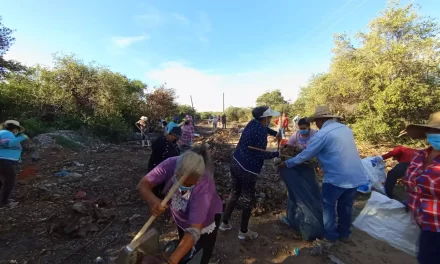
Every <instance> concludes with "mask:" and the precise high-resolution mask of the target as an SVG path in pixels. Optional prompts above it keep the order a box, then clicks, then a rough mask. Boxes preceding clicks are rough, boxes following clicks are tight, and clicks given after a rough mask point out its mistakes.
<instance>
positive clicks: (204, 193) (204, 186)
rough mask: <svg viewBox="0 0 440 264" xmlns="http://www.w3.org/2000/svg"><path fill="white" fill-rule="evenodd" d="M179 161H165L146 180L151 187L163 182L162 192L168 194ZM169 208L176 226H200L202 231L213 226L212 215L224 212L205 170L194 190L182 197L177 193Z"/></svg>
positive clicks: (210, 177)
mask: <svg viewBox="0 0 440 264" xmlns="http://www.w3.org/2000/svg"><path fill="white" fill-rule="evenodd" d="M178 158H179V157H172V158H168V159H167V160H165V161H163V162H162V163H160V164H159V165H158V166H157V167H156V168H154V169H153V170H152V171H150V172H149V173H148V174H147V175H146V176H145V177H147V179H148V181H149V182H150V183H151V184H153V185H154V186H156V185H159V184H161V183H165V188H164V191H165V193H167V192H168V190H169V189H170V188H171V186H172V185H173V183H174V181H173V180H174V175H175V174H174V172H175V171H176V166H177V160H178ZM169 205H170V209H171V213H172V215H173V217H174V220H175V222H176V224H177V225H178V226H179V227H180V228H182V229H186V228H188V227H190V226H191V225H192V224H203V227H204V228H206V227H209V226H211V225H213V223H214V220H215V219H214V218H215V215H216V214H221V213H222V211H223V203H222V200H221V198H220V196H219V195H218V194H217V189H216V186H215V181H214V178H213V177H212V175H211V173H210V172H208V171H206V172H205V174H203V176H202V178H201V179H200V181H199V182H198V183H197V184H196V186H195V187H194V189H193V190H191V191H189V192H186V193H185V194H181V192H180V191H177V192H176V193H175V194H174V195H173V197H172V199H171V201H170V202H169ZM214 227H215V226H214ZM202 233H203V229H202Z"/></svg>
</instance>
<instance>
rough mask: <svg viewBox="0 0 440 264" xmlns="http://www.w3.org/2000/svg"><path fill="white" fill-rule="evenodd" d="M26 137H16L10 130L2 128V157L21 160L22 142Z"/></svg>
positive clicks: (0, 150) (0, 152)
mask: <svg viewBox="0 0 440 264" xmlns="http://www.w3.org/2000/svg"><path fill="white" fill-rule="evenodd" d="M25 139H26V137H24V136H18V137H16V136H15V135H14V134H13V133H12V132H11V131H9V130H0V159H6V160H13V161H18V160H20V156H21V149H22V148H21V144H20V142H22V141H23V140H25Z"/></svg>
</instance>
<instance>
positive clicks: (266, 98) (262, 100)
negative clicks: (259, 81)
mask: <svg viewBox="0 0 440 264" xmlns="http://www.w3.org/2000/svg"><path fill="white" fill-rule="evenodd" d="M256 104H257V106H260V105H268V106H270V107H275V106H279V105H283V104H287V102H286V100H284V97H283V95H282V94H281V91H280V90H273V91H271V92H266V93H264V94H262V95H260V96H258V98H257V101H256Z"/></svg>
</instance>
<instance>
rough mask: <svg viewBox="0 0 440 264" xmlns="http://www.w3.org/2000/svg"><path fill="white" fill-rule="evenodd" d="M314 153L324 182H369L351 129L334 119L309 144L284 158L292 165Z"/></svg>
mask: <svg viewBox="0 0 440 264" xmlns="http://www.w3.org/2000/svg"><path fill="white" fill-rule="evenodd" d="M313 157H317V158H318V161H319V164H320V166H321V168H322V171H323V172H324V179H323V182H324V183H330V184H332V185H335V186H337V187H341V188H357V187H359V186H361V185H364V184H367V183H368V178H367V175H366V173H365V171H364V168H363V167H362V162H361V158H360V156H359V152H358V150H357V148H356V144H355V142H354V137H353V133H352V132H351V129H350V128H349V127H347V126H346V125H344V124H341V123H339V122H337V121H336V120H328V121H326V122H325V123H324V125H323V126H322V128H321V129H320V130H319V131H318V132H317V133H316V134H315V136H314V137H313V138H312V140H311V142H310V145H308V146H307V148H306V149H305V150H304V151H302V152H301V153H300V154H298V155H297V156H296V157H294V158H291V159H289V160H287V161H286V166H287V167H288V168H291V167H293V166H295V165H298V164H301V163H303V162H305V161H307V160H310V159H311V158H313Z"/></svg>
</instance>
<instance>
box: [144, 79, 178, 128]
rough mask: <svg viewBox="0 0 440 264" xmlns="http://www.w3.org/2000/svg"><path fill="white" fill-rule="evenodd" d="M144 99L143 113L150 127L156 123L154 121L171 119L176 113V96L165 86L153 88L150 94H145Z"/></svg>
mask: <svg viewBox="0 0 440 264" xmlns="http://www.w3.org/2000/svg"><path fill="white" fill-rule="evenodd" d="M145 99H146V108H145V110H146V111H145V112H146V115H148V119H149V123H150V125H152V126H154V124H155V123H157V122H155V121H157V120H159V119H161V118H166V117H172V116H174V115H175V114H176V113H177V110H178V105H177V103H176V101H175V100H176V94H175V91H174V90H173V89H171V88H166V87H165V86H160V87H158V88H155V89H153V91H152V92H149V93H147V95H146V96H145Z"/></svg>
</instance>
